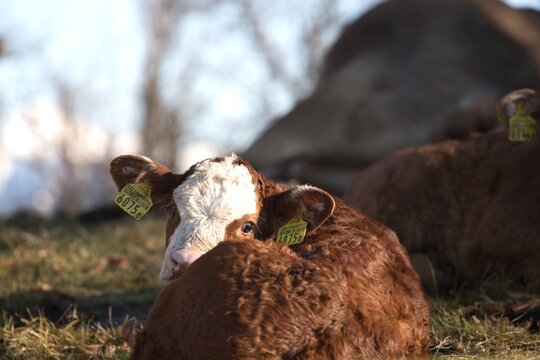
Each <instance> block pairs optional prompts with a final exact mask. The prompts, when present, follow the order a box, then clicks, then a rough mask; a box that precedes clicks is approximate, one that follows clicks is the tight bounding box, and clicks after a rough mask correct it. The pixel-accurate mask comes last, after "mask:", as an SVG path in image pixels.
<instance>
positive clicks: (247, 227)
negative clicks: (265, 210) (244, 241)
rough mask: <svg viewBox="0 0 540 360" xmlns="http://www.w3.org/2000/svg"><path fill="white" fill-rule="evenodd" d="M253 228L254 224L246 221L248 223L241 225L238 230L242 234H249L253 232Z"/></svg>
mask: <svg viewBox="0 0 540 360" xmlns="http://www.w3.org/2000/svg"><path fill="white" fill-rule="evenodd" d="M254 227H255V224H254V223H252V222H251V221H248V222H246V223H244V225H242V227H241V228H240V230H242V232H243V233H244V234H249V233H250V232H251V231H253V228H254Z"/></svg>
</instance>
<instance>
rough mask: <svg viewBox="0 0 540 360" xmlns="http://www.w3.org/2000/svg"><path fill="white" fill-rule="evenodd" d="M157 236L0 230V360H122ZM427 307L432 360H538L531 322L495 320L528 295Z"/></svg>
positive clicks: (155, 258) (534, 300)
mask: <svg viewBox="0 0 540 360" xmlns="http://www.w3.org/2000/svg"><path fill="white" fill-rule="evenodd" d="M163 232H164V223H163V219H156V218H149V219H145V220H143V221H141V222H134V221H131V220H130V219H125V220H122V221H118V222H111V223H104V224H100V225H81V224H79V223H76V222H73V221H70V220H66V219H60V220H56V221H54V222H36V221H28V220H24V219H23V220H22V221H17V222H12V223H0V284H2V286H0V310H1V311H3V315H2V317H1V318H0V358H1V359H126V358H128V354H129V351H130V347H129V344H130V343H131V342H132V341H133V334H134V330H135V329H137V328H138V327H139V326H140V321H142V320H144V318H145V316H146V312H147V311H148V308H149V306H150V305H151V304H152V302H153V300H154V299H155V297H156V295H157V292H158V291H159V288H160V287H161V286H162V284H161V283H160V282H159V281H158V280H157V271H158V269H159V267H160V266H161V260H162V251H163V248H162V246H163ZM431 303H432V330H431V350H430V353H431V355H432V357H434V358H437V359H438V358H441V359H516V360H517V359H540V335H539V334H538V333H531V332H530V331H529V330H535V328H534V326H533V325H535V323H534V321H537V319H528V318H527V317H526V316H525V317H522V318H520V319H516V320H512V321H511V320H509V319H508V318H507V317H505V316H503V315H504V313H505V310H506V308H507V307H508V305H511V304H529V305H531V306H540V299H539V298H538V293H535V292H531V291H527V290H526V289H523V288H520V287H518V286H515V285H513V284H510V283H505V282H502V281H488V282H485V283H483V284H481V285H480V286H476V287H470V288H461V289H457V290H456V291H454V292H453V293H451V294H449V295H447V296H443V297H437V298H433V299H431ZM26 309H30V311H27V310H26ZM40 309H41V310H40ZM536 325H538V324H536Z"/></svg>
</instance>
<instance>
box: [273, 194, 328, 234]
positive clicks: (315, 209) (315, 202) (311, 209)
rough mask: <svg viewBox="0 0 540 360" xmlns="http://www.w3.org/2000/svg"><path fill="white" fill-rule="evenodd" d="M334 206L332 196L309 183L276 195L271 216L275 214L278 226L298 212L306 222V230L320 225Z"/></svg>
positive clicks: (311, 229)
mask: <svg viewBox="0 0 540 360" xmlns="http://www.w3.org/2000/svg"><path fill="white" fill-rule="evenodd" d="M335 207H336V202H335V201H334V198H332V196H331V195H330V194H328V193H327V192H326V191H324V190H321V189H319V188H316V187H314V186H309V185H301V186H297V187H295V188H293V189H290V190H287V191H284V192H282V193H281V194H278V195H276V198H275V200H274V205H273V212H274V214H271V216H272V215H273V216H276V220H277V222H278V223H281V224H277V225H278V226H281V225H282V224H284V223H286V222H287V221H289V220H290V219H291V218H292V217H293V216H295V215H297V214H299V215H300V216H301V217H302V219H303V220H305V221H306V222H307V223H308V228H307V230H308V231H313V230H315V229H316V228H318V227H319V226H321V225H322V224H323V223H324V222H325V221H326V220H328V218H329V217H330V216H332V214H333V213H334V209H335Z"/></svg>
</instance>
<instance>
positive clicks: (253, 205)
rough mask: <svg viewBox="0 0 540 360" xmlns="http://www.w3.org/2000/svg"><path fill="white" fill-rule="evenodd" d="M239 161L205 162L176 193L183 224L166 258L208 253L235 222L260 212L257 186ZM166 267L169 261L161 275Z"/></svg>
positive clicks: (177, 230)
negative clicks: (187, 252) (181, 253)
mask: <svg viewBox="0 0 540 360" xmlns="http://www.w3.org/2000/svg"><path fill="white" fill-rule="evenodd" d="M236 159H237V156H236V155H234V154H233V155H230V156H227V157H225V158H224V160H223V161H219V162H215V161H211V160H205V161H203V162H201V163H199V164H197V166H196V168H195V171H194V172H193V174H192V175H190V176H189V177H188V178H187V179H185V180H184V182H183V183H182V184H181V185H180V186H178V188H176V189H175V190H174V192H173V199H174V201H175V203H176V206H177V207H178V211H179V214H180V219H181V221H180V224H179V225H178V227H177V228H176V230H175V231H174V233H173V234H172V235H171V237H170V243H169V245H168V246H167V249H166V250H165V259H167V258H168V257H169V256H171V254H172V253H173V252H174V251H177V250H182V249H195V250H198V251H200V252H201V254H203V253H205V252H207V251H208V250H210V249H212V248H213V247H214V246H216V245H217V244H218V243H219V242H220V241H222V240H224V237H225V229H226V228H227V226H228V225H229V224H230V223H231V222H232V221H234V220H236V219H239V218H241V217H242V216H244V215H246V214H255V213H256V212H257V193H256V191H255V184H254V183H253V180H252V177H251V174H250V172H249V170H248V169H247V168H246V167H245V166H243V165H241V164H234V161H235V160H236ZM166 264H167V260H165V263H164V265H163V266H164V268H162V274H163V272H164V271H167V269H165V267H166ZM171 270H172V269H171Z"/></svg>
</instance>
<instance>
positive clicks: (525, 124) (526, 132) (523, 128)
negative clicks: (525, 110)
mask: <svg viewBox="0 0 540 360" xmlns="http://www.w3.org/2000/svg"><path fill="white" fill-rule="evenodd" d="M509 126H510V130H509V131H508V139H509V140H510V141H530V142H535V141H536V121H534V119H533V118H532V117H531V116H530V115H522V114H520V112H517V113H516V114H515V115H514V116H512V117H511V118H510V121H509Z"/></svg>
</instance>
